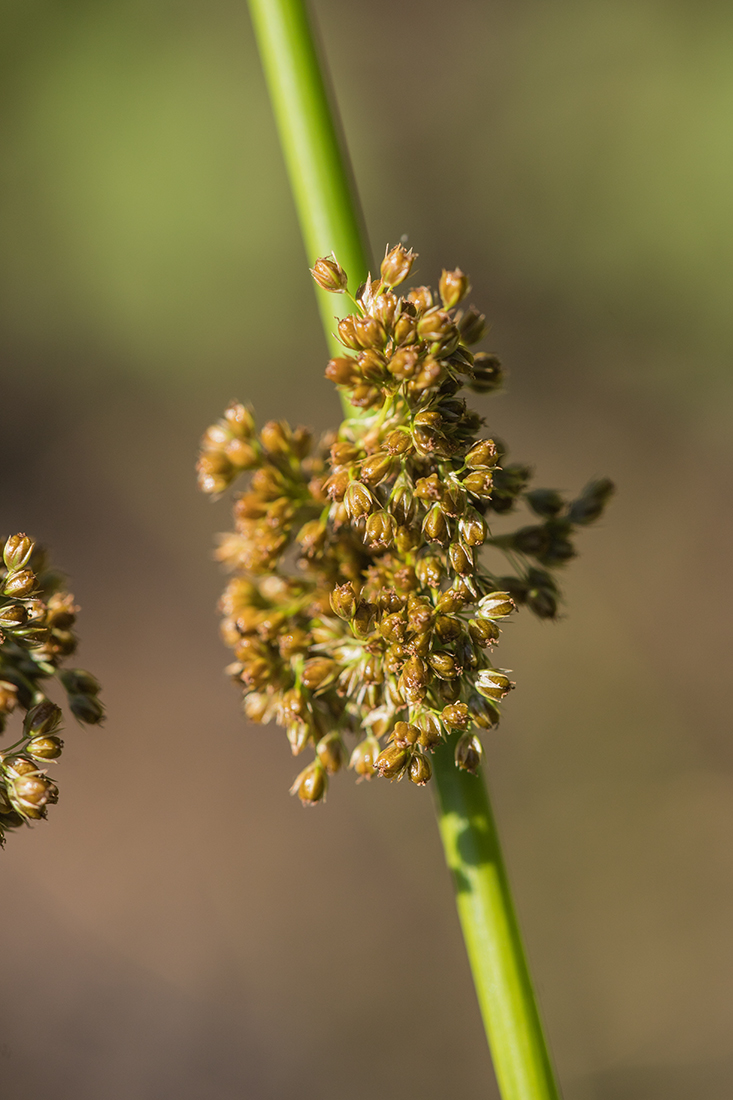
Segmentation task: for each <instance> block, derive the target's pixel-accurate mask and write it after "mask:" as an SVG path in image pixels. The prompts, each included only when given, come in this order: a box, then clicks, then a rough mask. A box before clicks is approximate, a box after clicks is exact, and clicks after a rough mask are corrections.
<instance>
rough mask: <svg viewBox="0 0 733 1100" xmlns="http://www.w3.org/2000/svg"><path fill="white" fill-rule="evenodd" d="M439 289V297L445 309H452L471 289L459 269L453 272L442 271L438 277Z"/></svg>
mask: <svg viewBox="0 0 733 1100" xmlns="http://www.w3.org/2000/svg"><path fill="white" fill-rule="evenodd" d="M439 289H440V297H441V299H442V301H443V305H444V306H445V308H446V309H453V307H454V306H457V305H458V303H459V302H460V301H461V299H462V298H465V297H466V295H467V294H468V292H469V290H470V289H471V284H470V283H469V281H468V278H467V276H466V275H464V274H463V272H462V271H461V269H460V267H457V268H456V269H455V271H446V270H445V269H444V270H443V274H442V275H441V276H440V283H439Z"/></svg>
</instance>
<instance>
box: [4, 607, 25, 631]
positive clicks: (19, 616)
mask: <svg viewBox="0 0 733 1100" xmlns="http://www.w3.org/2000/svg"><path fill="white" fill-rule="evenodd" d="M27 619H28V612H27V611H26V609H25V607H24V606H23V604H22V603H9V604H7V606H6V607H0V631H2V630H11V631H12V630H14V629H15V628H16V627H19V626H23V624H24V623H25V622H26V621H27Z"/></svg>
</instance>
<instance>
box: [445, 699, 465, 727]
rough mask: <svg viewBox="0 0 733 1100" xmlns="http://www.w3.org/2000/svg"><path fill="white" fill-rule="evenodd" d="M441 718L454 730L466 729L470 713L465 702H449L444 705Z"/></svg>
mask: <svg viewBox="0 0 733 1100" xmlns="http://www.w3.org/2000/svg"><path fill="white" fill-rule="evenodd" d="M441 718H442V719H443V721H444V722H445V724H446V726H448V727H449V728H450V729H452V730H465V729H467V727H468V720H469V713H468V707H467V706H466V704H465V703H449V705H448V706H447V707H443V712H442V714H441Z"/></svg>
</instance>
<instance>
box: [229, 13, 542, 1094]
mask: <svg viewBox="0 0 733 1100" xmlns="http://www.w3.org/2000/svg"><path fill="white" fill-rule="evenodd" d="M249 7H250V11H251V14H252V21H253V24H254V28H255V34H256V37H257V43H258V47H259V50H260V54H261V57H262V63H263V67H264V70H265V75H266V78H267V83H268V86H269V91H270V97H271V100H272V105H273V110H274V113H275V119H276V122H277V126H278V130H279V133H280V141H281V144H282V148H283V153H284V155H285V161H286V165H287V169H288V174H289V177H290V183H291V187H292V191H293V196H294V199H295V204H296V208H297V212H298V217H299V220H300V225H301V230H302V233H303V240H304V242H305V247H306V252H307V256H308V262H309V264H310V265H311V266H312V265H313V263H314V261H315V260H316V259H317V258H318V257H319V256H327V255H329V253H330V252H332V251H333V252H334V253H335V254H336V257H337V258H338V261H339V263H340V264H341V265H342V267H343V268H344V269H345V270H346V271H347V273H348V275H349V278H350V282H349V290H350V291H351V292H352V293H353V292H354V291H355V290H356V289H357V287H358V286H359V284H360V283H361V282H363V280H364V278H365V276H366V273H367V270H368V260H367V248H366V245H365V243H364V242H365V241H366V234H365V232H364V226H363V222H362V218H361V213H360V209H359V204H358V200H357V193H356V188H355V186H354V183H353V179H352V176H351V171H350V168H349V165H348V159H347V156H346V151H345V145H344V143H343V141H342V138H341V135H340V130H339V126H338V124H337V122H336V112H335V104H334V103H333V101H332V98H331V96H330V95H329V91H328V88H327V84H326V80H325V77H324V73H325V67H324V64H323V61H322V59H321V58H320V57H319V52H318V49H317V46H316V42H315V39H314V35H313V29H312V26H311V24H310V21H309V18H308V13H307V11H306V7H305V4H304V3H303V0H249ZM316 292H317V296H318V305H319V309H320V311H321V317H322V320H323V326H324V330H325V334H326V339H327V340H328V342H329V346H330V348H331V351H332V352H333V353H334V354H342V353H343V348H342V347H341V345H340V344H339V343H338V342H337V341H336V340H335V339H334V336H333V332H334V328H335V325H334V315H338V316H339V317H341V316H344V315H345V314H346V313H350V312H351V309H352V307H351V305H350V303H349V300H348V299H347V298H346V297H345V296H344V295H338V294H328V293H326V292H325V291H322V290H320V288H316ZM347 408H348V407H347ZM433 760H434V780H435V784H436V787H437V810H438V823H439V827H440V835H441V838H442V841H443V846H444V848H445V854H446V860H447V863H448V866H449V868H450V870H451V872H452V874H453V878H454V882H455V886H456V900H457V907H458V915H459V918H460V922H461V927H462V929H463V935H464V939H465V941H466V948H467V951H468V959H469V963H470V966H471V971H472V973H473V978H474V982H475V985H476V992H477V995H478V1000H479V1006H480V1008H481V1013H482V1016H483V1019H484V1024H485V1027H486V1034H487V1036H488V1039H489V1045H490V1047H491V1053H492V1057H493V1060H494V1067H495V1070H496V1076H497V1079H498V1082H499V1088H500V1090H501V1094H502V1097H503V1100H558V1098H559V1092H558V1089H557V1086H556V1085H555V1082H554V1078H553V1074H552V1068H551V1064H550V1059H549V1055H548V1052H547V1046H546V1044H545V1040H544V1036H543V1033H542V1026H541V1023H540V1019H539V1014H538V1011H537V1006H536V1002H535V998H534V994H533V991H532V983H531V981H530V977H529V972H528V969H527V963H526V960H525V956H524V950H523V947H522V942H521V937H520V934H519V929H518V925H517V921H516V917H515V915H514V906H513V904H512V899H511V893H510V890H509V884H508V881H507V877H506V871H505V869H504V863H503V860H502V856H501V850H500V847H499V840H498V836H497V833H496V826H495V823H494V818H493V815H492V812H491V806H490V803H489V797H488V792H487V790H486V786H485V783H484V780H483V778H482V777H481V776H471V775H468V774H467V773H466V772H462V771H459V770H458V769H457V768H456V767H455V766H454V763H453V748H452V745H450V744H448V745H443V746H442V747H441V748H439V749H438V751H437V752H436V753H435V755H434V758H433Z"/></svg>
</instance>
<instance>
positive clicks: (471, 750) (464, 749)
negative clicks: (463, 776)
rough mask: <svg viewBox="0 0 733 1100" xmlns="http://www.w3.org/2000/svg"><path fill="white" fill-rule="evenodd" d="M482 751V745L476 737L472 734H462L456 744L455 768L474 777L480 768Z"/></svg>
mask: <svg viewBox="0 0 733 1100" xmlns="http://www.w3.org/2000/svg"><path fill="white" fill-rule="evenodd" d="M483 751H484V750H483V745H482V744H481V742H480V741H479V739H478V737H476V736H475V735H474V734H472V733H464V734H463V736H462V737H459V739H458V742H457V744H456V753H455V760H456V766H457V767H459V768H462V769H463V770H464V771H466V772H470V773H471V774H472V775H476V773H477V772H478V770H479V767H480V766H481V757H482V756H483Z"/></svg>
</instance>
